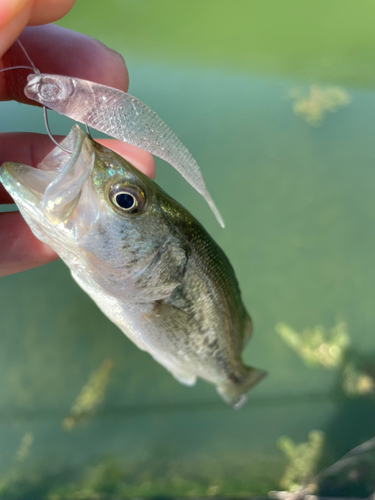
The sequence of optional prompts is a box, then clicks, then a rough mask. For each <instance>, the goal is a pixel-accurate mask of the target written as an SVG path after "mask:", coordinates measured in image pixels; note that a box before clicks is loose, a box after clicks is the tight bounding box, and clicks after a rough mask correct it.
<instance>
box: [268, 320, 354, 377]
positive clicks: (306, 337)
mask: <svg viewBox="0 0 375 500" xmlns="http://www.w3.org/2000/svg"><path fill="white" fill-rule="evenodd" d="M275 330H276V333H277V334H278V335H280V337H281V338H282V339H283V340H284V342H285V343H286V344H287V345H288V346H289V347H291V348H292V349H293V350H294V351H296V353H297V354H298V355H299V357H300V358H301V359H302V360H303V361H304V363H305V364H306V365H307V366H309V367H318V366H323V367H324V368H329V369H334V368H337V367H338V366H339V365H340V364H341V363H342V360H343V357H344V354H345V352H346V350H347V348H348V347H349V345H350V338H349V334H348V328H347V325H346V323H345V322H343V321H339V322H337V323H336V325H335V326H334V327H332V328H330V329H327V328H325V327H323V326H321V325H317V326H315V327H314V328H306V329H305V330H303V331H302V333H298V332H296V331H295V330H293V328H292V327H290V326H288V325H286V324H285V323H278V324H277V325H276V327H275Z"/></svg>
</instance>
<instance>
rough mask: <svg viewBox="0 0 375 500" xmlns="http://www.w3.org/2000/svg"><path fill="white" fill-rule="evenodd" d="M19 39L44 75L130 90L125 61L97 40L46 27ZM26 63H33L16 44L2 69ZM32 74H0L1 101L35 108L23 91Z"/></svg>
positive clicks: (28, 30) (29, 29) (26, 32)
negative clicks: (79, 79)
mask: <svg viewBox="0 0 375 500" xmlns="http://www.w3.org/2000/svg"><path fill="white" fill-rule="evenodd" d="M20 40H21V41H22V44H23V45H24V47H25V49H26V51H27V53H28V55H29V56H30V58H31V60H32V61H33V63H34V65H35V66H36V67H37V68H38V70H39V71H40V72H41V73H50V74H57V75H67V76H73V77H76V78H83V79H84V80H91V81H94V82H98V83H102V84H104V85H108V86H109V87H114V88H117V89H119V90H122V91H124V92H126V91H127V89H128V85H129V76H128V71H127V68H126V65H125V61H124V59H123V58H122V57H121V55H120V54H118V53H117V52H115V51H113V50H111V49H109V48H108V47H106V46H105V45H104V44H102V43H101V42H99V41H98V40H96V39H95V38H91V37H89V36H86V35H82V34H81V33H76V32H75V31H71V30H68V29H65V28H61V27H60V26H56V25H54V24H47V25H45V26H35V27H34V26H33V27H27V28H25V30H24V31H23V32H22V34H21V36H20ZM25 64H26V65H29V64H30V63H29V62H28V61H27V59H26V57H25V55H24V53H23V52H22V49H21V48H20V46H19V45H18V44H17V43H15V44H13V45H12V47H11V48H10V49H9V50H8V51H7V52H6V53H5V54H4V56H3V57H2V58H1V59H0V68H6V67H10V66H18V65H25ZM29 74H30V70H19V69H17V70H12V71H5V72H3V73H0V101H9V100H15V101H18V102H22V103H26V104H33V105H35V104H36V103H35V102H34V101H31V100H29V99H27V97H26V96H25V95H24V92H23V89H24V87H25V85H26V83H27V75H29Z"/></svg>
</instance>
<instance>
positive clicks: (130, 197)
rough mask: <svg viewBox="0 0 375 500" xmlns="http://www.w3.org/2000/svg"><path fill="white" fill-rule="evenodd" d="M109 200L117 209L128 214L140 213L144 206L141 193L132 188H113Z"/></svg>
mask: <svg viewBox="0 0 375 500" xmlns="http://www.w3.org/2000/svg"><path fill="white" fill-rule="evenodd" d="M109 198H110V200H111V202H112V204H113V205H114V206H115V207H116V208H117V209H120V210H121V211H122V212H126V213H128V214H135V213H138V212H140V211H141V210H142V208H143V207H144V204H145V199H144V194H143V192H142V191H140V190H139V189H137V188H135V187H133V186H124V185H119V184H118V185H116V186H113V187H112V188H111V190H110V193H109Z"/></svg>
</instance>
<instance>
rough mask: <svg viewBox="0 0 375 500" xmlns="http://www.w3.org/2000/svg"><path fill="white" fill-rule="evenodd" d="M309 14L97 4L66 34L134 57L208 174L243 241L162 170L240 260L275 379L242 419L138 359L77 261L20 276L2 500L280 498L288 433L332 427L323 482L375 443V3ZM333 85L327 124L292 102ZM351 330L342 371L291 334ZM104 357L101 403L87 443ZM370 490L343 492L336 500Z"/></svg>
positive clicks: (6, 336) (1, 402)
mask: <svg viewBox="0 0 375 500" xmlns="http://www.w3.org/2000/svg"><path fill="white" fill-rule="evenodd" d="M281 4H283V5H284V8H281ZM298 4H299V6H298ZM233 5H234V6H233ZM304 5H305V7H304V8H303V7H302V6H301V3H300V2H296V1H289V2H277V1H276V0H275V1H268V2H264V1H263V2H261V1H257V2H245V1H243V2H240V1H237V2H235V3H234V4H231V7H230V8H229V4H227V3H224V2H215V3H213V2H211V1H207V2H206V3H202V2H200V3H198V2H190V3H189V4H185V6H182V5H181V4H180V3H177V2H171V1H165V0H164V1H160V2H151V1H143V2H135V1H130V0H129V1H124V2H120V1H115V0H111V1H107V2H106V4H105V6H103V5H102V4H101V3H99V2H88V1H83V0H81V2H79V3H78V4H77V6H76V7H75V8H74V9H73V11H72V13H71V14H70V15H69V16H68V17H67V18H66V19H65V20H64V21H63V23H62V24H63V25H64V26H66V27H69V28H71V29H75V30H79V31H83V32H86V33H88V34H91V35H93V36H96V37H97V38H99V39H100V40H102V41H104V42H105V43H107V44H109V45H111V46H112V47H113V48H115V49H116V50H118V51H119V52H121V53H122V54H123V55H124V56H125V58H126V60H127V64H128V68H129V72H130V80H131V85H130V92H131V93H132V94H133V95H135V96H137V97H138V98H140V99H141V100H143V101H144V102H145V103H147V104H148V105H149V106H150V107H151V108H152V109H154V110H155V111H156V112H157V113H158V114H159V115H160V116H161V117H162V118H163V119H164V120H165V121H166V122H167V123H168V125H169V126H170V127H171V128H172V129H173V130H174V131H175V132H176V133H177V134H178V136H179V137H180V138H181V139H182V141H183V142H184V143H185V144H186V145H187V146H188V147H189V149H190V150H191V152H192V153H193V155H194V156H195V157H196V158H197V160H198V163H199V164H200V165H201V168H202V171H203V174H204V176H205V179H206V183H207V185H208V187H209V189H210V192H211V194H212V196H213V198H214V199H215V201H216V202H217V205H218V206H219V208H220V211H221V213H222V215H223V217H224V220H225V222H226V224H227V228H226V229H225V230H221V229H220V227H219V226H218V225H217V223H216V222H215V220H214V217H213V216H212V214H211V213H210V212H209V209H208V208H207V206H206V204H205V202H204V201H203V200H201V199H200V197H199V195H197V194H196V193H195V192H194V191H193V189H192V188H190V187H189V186H188V185H187V184H186V183H185V182H184V181H183V180H182V179H181V178H180V177H179V176H178V174H176V173H175V172H174V171H172V168H171V167H169V166H168V165H165V164H163V165H162V164H161V163H162V162H160V163H158V167H159V168H158V173H157V179H156V180H157V182H158V183H160V184H161V185H162V187H163V188H164V189H165V190H166V191H167V192H168V193H170V194H171V195H172V196H173V197H175V198H176V199H177V200H178V201H179V202H181V203H182V204H183V205H185V206H186V207H187V208H188V209H189V210H191V211H192V213H193V214H194V215H195V216H196V217H197V218H198V219H199V220H200V221H201V222H202V223H203V224H204V225H205V227H206V228H207V229H208V231H209V232H210V233H211V234H212V235H213V236H214V238H215V239H216V241H217V242H218V243H219V244H220V246H221V247H222V248H223V249H224V250H225V252H226V253H227V255H228V257H229V258H230V260H231V262H232V264H233V266H234V269H235V271H236V274H237V277H238V280H239V282H240V286H241V289H242V292H243V298H244V302H245V304H246V306H247V308H248V310H249V312H250V314H251V315H252V317H253V320H254V324H255V333H254V337H253V339H252V340H251V342H250V344H249V346H248V347H247V349H246V351H245V353H244V359H245V361H246V362H247V363H248V364H252V365H254V366H257V367H259V368H264V369H267V370H268V372H269V376H268V378H267V379H265V380H264V381H263V382H262V383H261V384H260V385H259V386H258V387H256V388H255V389H254V390H252V391H251V393H250V395H249V401H248V403H247V405H246V406H245V407H244V408H243V409H242V410H241V411H239V412H235V411H233V410H232V409H230V408H227V407H226V406H225V405H224V404H223V403H222V401H221V400H220V399H219V397H218V395H217V394H216V391H215V390H214V388H213V387H212V386H210V385H208V384H206V383H204V382H198V384H197V386H195V387H194V388H187V387H184V386H181V385H179V384H178V383H177V382H176V381H175V380H174V379H173V378H172V377H171V376H170V375H169V374H168V373H167V372H166V371H165V370H164V369H163V368H162V367H161V366H159V365H158V364H156V362H155V361H153V360H152V359H151V357H150V356H149V355H148V354H146V353H144V352H141V351H139V350H138V349H137V348H136V347H135V346H134V345H133V344H132V343H131V342H130V341H129V340H128V339H127V338H126V337H125V336H124V335H123V334H122V333H121V332H120V331H119V330H118V329H117V328H116V327H115V326H114V325H113V324H111V323H110V322H109V320H108V319H107V318H106V317H104V316H103V314H102V313H101V312H100V311H99V310H98V309H97V308H96V306H95V304H94V303H93V302H92V301H91V300H90V299H89V298H88V296H86V295H85V294H84V292H83V291H81V290H80V289H79V288H78V286H77V285H76V284H75V282H73V280H72V279H71V277H70V275H69V272H68V270H67V268H66V267H65V266H64V265H63V264H62V263H61V262H55V263H52V264H49V265H48V266H45V267H41V268H38V269H34V270H30V271H27V272H24V273H21V274H18V275H13V276H8V277H5V278H2V279H1V280H0V303H1V316H0V329H1V347H0V380H1V381H2V383H1V384H0V450H1V451H0V497H1V498H6V499H10V498H41V497H46V498H51V499H56V500H57V499H60V498H81V499H83V498H127V497H140V496H148V497H150V496H173V495H179V496H194V495H196V496H198V495H201V496H215V495H227V496H250V495H254V496H255V495H258V496H259V495H262V496H266V495H267V493H268V492H269V491H270V490H278V489H281V486H280V480H282V478H283V476H284V474H285V471H286V468H287V466H288V464H289V461H288V459H287V457H286V456H285V454H284V453H283V452H282V450H281V449H280V447H279V446H278V445H277V442H278V439H279V438H280V437H281V436H289V437H290V438H291V439H292V440H293V441H294V442H295V443H297V444H300V443H303V442H307V441H308V435H309V433H310V432H311V431H313V430H319V431H322V432H323V433H324V444H323V447H322V449H321V450H320V455H319V457H318V459H317V463H316V464H315V472H317V471H319V470H320V469H321V468H323V467H326V466H328V465H330V464H331V463H333V462H334V461H336V460H338V459H339V458H340V457H341V456H342V455H343V454H344V453H346V452H348V451H349V450H350V449H352V448H353V447H354V446H357V445H359V444H360V443H363V442H364V441H365V440H367V439H370V438H371V437H373V436H374V435H375V404H374V399H373V396H374V389H373V388H372V387H371V383H370V388H369V387H368V385H367V386H366V387H367V390H365V391H362V392H361V391H360V390H358V391H357V392H356V393H350V391H349V392H348V391H345V390H344V389H345V388H344V385H345V384H344V381H345V380H346V379H345V373H346V371H345V370H346V369H347V367H348V366H354V367H355V370H356V371H357V373H359V376H362V377H365V380H367V382H369V381H370V382H371V380H372V379H373V378H374V379H375V341H374V326H375V308H374V303H375V265H374V253H375V252H374V251H375V232H374V227H375V197H374V194H373V193H374V186H375V168H374V165H375V150H374V136H375V92H374V91H373V90H372V89H373V87H374V83H375V69H374V65H373V60H372V54H373V51H374V49H375V35H374V30H373V17H374V14H375V7H374V4H373V3H372V2H369V1H366V2H365V1H363V2H361V3H360V4H358V3H352V2H338V1H333V2H330V6H329V7H327V5H326V2H314V3H312V2H307V3H304ZM309 6H310V7H309ZM327 61H328V62H327ZM328 82H329V84H330V85H336V86H337V85H338V86H340V88H341V89H343V90H344V92H345V95H346V98H347V102H346V104H345V105H343V106H342V107H341V108H340V109H337V110H336V111H335V112H327V113H323V116H322V119H321V123H320V124H318V125H317V126H314V125H312V124H311V123H309V122H308V121H306V119H305V118H304V116H301V115H298V114H296V113H295V112H294V111H293V103H294V101H295V100H296V98H295V97H294V98H291V97H290V95H291V93H292V95H294V96H295V95H297V94H298V95H299V96H302V97H300V99H301V98H303V97H306V96H308V95H309V92H310V84H312V83H314V84H317V85H320V87H319V88H321V92H326V91H327V85H328ZM349 101H350V102H349ZM1 112H2V116H6V117H7V120H6V121H5V120H1V123H0V131H6V130H29V131H37V132H42V131H43V119H42V114H41V112H40V110H37V109H29V108H27V107H25V106H20V105H17V104H14V103H2V104H1ZM50 116H51V118H50V122H51V128H52V130H53V132H54V133H67V132H68V130H69V129H70V127H71V122H70V121H69V120H66V119H63V118H61V117H59V116H52V113H51V115H50ZM339 321H343V322H345V323H346V325H347V329H348V334H349V338H350V348H348V350H347V352H346V353H345V354H344V359H343V361H342V363H341V364H339V365H338V366H337V367H336V368H333V369H330V370H328V369H326V368H324V367H323V366H322V365H317V366H315V367H314V366H313V367H311V366H308V365H307V364H306V362H304V360H303V359H302V357H301V356H300V355H298V354H297V353H296V352H295V351H294V350H293V349H291V347H290V346H288V345H287V344H286V343H285V341H283V340H282V339H281V338H280V336H279V335H278V334H277V333H276V331H275V326H276V325H277V324H278V323H280V322H282V323H286V324H287V325H289V326H290V327H291V328H293V329H294V330H296V331H297V332H302V330H304V329H306V328H313V327H315V326H317V325H322V327H324V328H326V329H327V330H329V329H330V328H332V327H333V326H334V325H335V324H336V323H337V322H339ZM104 360H111V361H112V363H113V369H112V370H111V371H110V373H109V375H108V374H107V375H108V376H109V379H108V384H106V386H105V391H104V396H103V401H102V403H101V404H100V405H99V406H98V408H96V411H92V412H88V414H87V415H86V416H83V418H82V419H81V420H79V419H78V418H77V422H75V423H76V425H75V426H74V427H73V428H72V429H70V430H68V429H67V427H66V426H65V427H64V426H63V421H64V419H66V418H67V417H68V416H69V415H70V416H72V414H71V408H72V406H73V404H74V402H75V401H76V398H77V396H78V395H79V394H80V392H81V390H82V388H83V387H84V386H85V384H87V382H88V380H89V379H90V376H91V375H92V373H93V372H95V371H98V370H100V367H103V365H102V363H103V361H104ZM366 377H367V378H366ZM103 387H104V386H103ZM103 390H104V388H103ZM354 392H355V391H354ZM73 413H74V412H73ZM25 436H26V437H25ZM374 463H375V460H374V461H373V462H372V464H373V466H374V469H373V470H375V465H374ZM315 472H314V473H315ZM311 474H313V472H312V471H311ZM366 477H367V476H366ZM352 483H353V481H352ZM354 483H355V481H354ZM357 486H358V485H357ZM361 486H362V487H363V491H364V492H365V493H366V494H368V493H369V492H368V491H367V489H366V488H367V486H366V482H365V479H363V480H362V482H361ZM363 491H362V490H361V489H360V487H359V490H358V488H357V490H355V489H354V490H353V489H350V485H349V486H348V485H347V483H345V482H344V486H342V485H341V490H340V489H339V486H337V488H336V490H334V491H333V493H332V491H331V493H332V494H336V495H337V494H338V493H340V494H341V495H345V494H347V495H349V494H351V495H352V496H360V495H361V494H362V493H363ZM95 495H96V496H95ZM363 495H364V493H363Z"/></svg>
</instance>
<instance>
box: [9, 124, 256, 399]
mask: <svg viewBox="0 0 375 500" xmlns="http://www.w3.org/2000/svg"><path fill="white" fill-rule="evenodd" d="M63 145H64V147H65V148H67V149H69V150H72V151H73V154H72V155H70V154H68V153H66V152H65V151H62V150H61V149H60V148H55V149H54V150H53V151H52V152H51V153H50V154H49V155H48V156H47V157H46V158H45V159H44V160H43V162H42V163H41V164H40V165H39V166H38V168H37V169H35V168H32V167H29V166H26V165H21V164H16V163H5V164H4V165H3V166H2V167H1V169H0V180H1V181H2V183H3V185H4V187H5V188H6V189H7V191H8V192H9V193H10V194H11V196H12V197H13V199H14V200H15V202H16V203H17V205H18V207H19V209H20V211H21V213H22V215H23V216H24V218H25V219H26V221H27V223H28V224H29V226H30V227H31V229H32V231H33V232H34V234H35V235H36V237H37V238H39V239H40V240H42V241H43V242H45V243H47V244H48V245H50V246H51V247H52V248H53V249H54V250H55V251H56V252H57V253H58V254H59V256H60V257H61V258H62V260H63V261H64V262H65V263H66V264H67V266H68V267H69V268H70V270H71V273H72V276H73V278H74V279H75V280H76V282H77V283H78V284H79V285H80V286H81V287H82V288H83V290H84V291H85V292H87V293H88V294H89V295H90V297H91V298H92V299H93V300H94V301H95V302H96V304H97V305H98V306H99V307H100V309H101V310H102V311H103V312H104V314H106V315H107V316H108V317H109V318H110V319H111V320H112V321H113V322H114V323H115V324H116V325H117V326H118V327H119V328H120V329H121V330H122V331H123V332H124V333H125V334H126V335H127V336H128V337H129V338H130V339H131V340H132V341H133V342H134V343H135V344H136V345H137V346H138V347H139V348H140V349H142V350H144V351H147V352H149V353H150V354H151V355H152V356H153V357H154V358H155V360H156V361H158V362H159V363H161V364H162V365H163V366H164V367H165V368H166V369H167V370H169V371H170V372H171V374H172V375H173V376H174V377H175V378H176V379H177V380H179V381H180V382H182V383H183V384H186V385H193V384H194V383H195V381H196V378H197V377H201V378H202V379H204V380H207V381H208V382H211V383H212V384H214V385H216V387H217V390H218V392H219V394H220V395H221V396H222V398H223V399H224V400H225V401H226V402H227V403H228V404H230V405H232V406H234V407H240V406H241V405H242V404H243V403H244V401H245V400H246V393H247V391H248V390H249V389H250V388H251V387H252V386H253V385H254V384H256V383H257V382H258V381H259V380H260V379H261V378H263V376H264V375H265V372H264V371H262V370H258V369H256V368H252V367H246V366H244V365H243V363H242V360H241V352H242V350H243V348H244V346H245V345H246V342H247V340H248V339H249V338H250V336H251V333H252V327H251V320H250V317H249V316H248V314H247V312H246V310H245V307H244V305H243V303H242V300H241V295H240V290H239V288H238V284H237V280H236V278H235V275H234V272H233V269H232V267H231V265H230V263H229V261H228V259H227V257H226V256H225V255H224V253H223V251H222V250H221V249H220V248H219V247H218V245H217V244H216V243H215V242H214V241H213V240H212V238H211V237H210V236H209V235H208V234H207V232H206V231H205V230H204V228H203V227H202V226H201V225H200V224H199V222H198V221H197V220H196V219H195V218H194V217H193V216H192V215H191V214H190V213H189V212H188V211H187V210H186V209H185V208H183V207H182V206H181V205H179V204H178V203H177V202H176V201H175V200H173V199H172V198H171V197H170V196H168V195H167V194H166V193H165V192H164V191H163V190H162V189H161V188H160V187H158V186H157V184H155V183H154V182H153V181H152V180H151V179H149V178H148V177H146V176H145V175H143V174H142V173H141V172H139V171H138V170H137V169H135V168H134V167H132V166H131V165H130V164H129V163H128V162H127V161H126V160H124V159H123V158H121V157H120V156H118V155H117V154H116V153H114V152H113V151H111V150H109V149H107V148H105V147H103V146H101V145H99V144H98V143H96V142H94V141H93V140H91V139H90V138H88V137H86V136H85V134H84V133H83V132H82V130H81V129H80V128H79V127H78V125H75V126H74V127H73V129H72V130H71V132H70V134H69V135H68V136H67V137H66V138H65V140H64V141H63Z"/></svg>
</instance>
